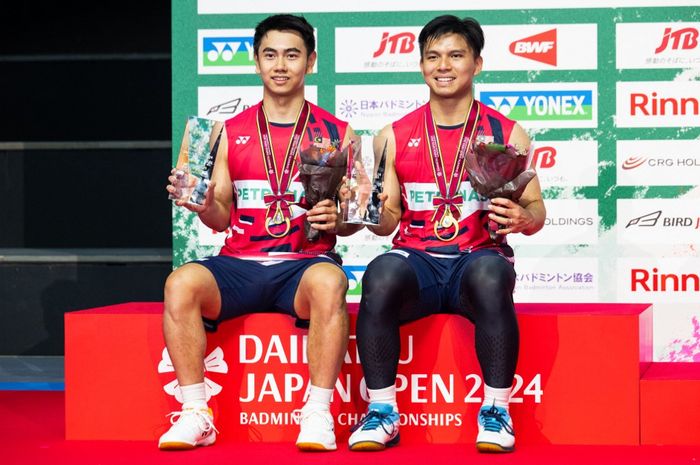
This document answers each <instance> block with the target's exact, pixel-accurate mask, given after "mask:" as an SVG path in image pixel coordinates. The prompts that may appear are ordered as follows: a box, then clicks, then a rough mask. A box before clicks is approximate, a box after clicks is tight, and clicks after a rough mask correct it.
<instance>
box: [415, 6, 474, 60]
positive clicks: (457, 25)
mask: <svg viewBox="0 0 700 465" xmlns="http://www.w3.org/2000/svg"><path fill="white" fill-rule="evenodd" d="M445 34H459V35H460V36H462V37H464V40H465V41H466V42H467V45H469V48H471V49H472V53H473V54H474V58H478V57H479V56H480V55H481V50H483V48H484V31H483V30H482V29H481V25H480V24H479V22H478V21H477V20H476V19H474V18H464V19H459V18H458V17H456V16H453V15H443V16H438V17H437V18H434V19H432V20H430V22H429V23H428V24H426V25H425V26H424V27H423V29H422V30H421V31H420V34H419V35H418V46H419V48H420V56H421V60H422V59H423V51H424V49H425V46H426V45H427V44H428V42H431V41H433V40H435V39H437V38H439V37H442V36H444V35H445Z"/></svg>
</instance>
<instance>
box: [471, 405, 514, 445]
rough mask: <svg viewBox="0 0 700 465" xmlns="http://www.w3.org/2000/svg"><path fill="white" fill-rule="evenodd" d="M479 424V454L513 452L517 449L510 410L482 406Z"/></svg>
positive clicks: (477, 440)
mask: <svg viewBox="0 0 700 465" xmlns="http://www.w3.org/2000/svg"><path fill="white" fill-rule="evenodd" d="M477 422H478V426H479V434H478V435H477V436H476V449H477V450H478V451H479V452H512V451H513V450H514V449H515V431H513V420H512V419H511V418H510V415H509V414H508V410H506V409H504V408H503V407H496V406H495V405H492V406H490V407H489V406H488V405H482V406H481V409H480V410H479V416H478V418H477Z"/></svg>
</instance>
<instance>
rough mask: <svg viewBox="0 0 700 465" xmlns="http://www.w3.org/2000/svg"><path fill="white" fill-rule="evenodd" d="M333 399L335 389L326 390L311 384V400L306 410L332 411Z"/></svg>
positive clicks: (307, 403)
mask: <svg viewBox="0 0 700 465" xmlns="http://www.w3.org/2000/svg"><path fill="white" fill-rule="evenodd" d="M331 397H333V389H325V388H322V387H318V386H314V385H313V384H311V385H310V386H309V400H307V401H306V405H304V408H305V409H309V410H324V411H326V410H330V408H331Z"/></svg>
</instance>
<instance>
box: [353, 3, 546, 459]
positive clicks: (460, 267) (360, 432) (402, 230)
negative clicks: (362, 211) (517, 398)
mask: <svg viewBox="0 0 700 465" xmlns="http://www.w3.org/2000/svg"><path fill="white" fill-rule="evenodd" d="M418 42H419V46H420V53H421V60H420V67H421V71H422V73H423V78H424V79H425V82H426V84H427V85H428V87H429V88H430V101H429V102H428V103H427V104H426V105H424V106H423V107H421V108H418V109H417V110H415V111H413V112H412V113H409V114H408V115H406V116H405V117H403V118H402V119H400V120H398V121H396V122H394V123H393V124H391V125H389V126H387V127H385V128H384V129H383V130H382V131H381V133H380V134H379V136H378V137H376V138H375V143H374V145H375V151H376V152H378V153H383V152H386V155H387V159H386V171H385V179H384V192H383V194H382V197H381V198H382V200H383V201H384V205H383V212H382V219H381V223H380V224H379V225H378V226H374V227H373V226H368V227H369V228H370V229H371V230H372V231H373V232H374V233H375V234H378V235H382V236H385V235H389V234H391V233H392V232H393V231H394V230H395V229H396V227H397V226H398V227H399V229H398V231H397V233H396V235H395V236H394V240H393V243H394V248H393V250H391V251H389V252H387V253H386V254H384V255H381V256H379V257H377V258H375V259H374V260H373V261H372V262H371V263H370V264H369V266H368V267H367V271H366V272H365V274H364V276H363V279H362V301H361V303H360V313H359V316H358V322H357V343H358V348H359V353H360V359H361V361H362V367H363V370H364V375H365V380H366V383H367V388H368V391H369V398H370V405H369V407H368V411H367V415H366V416H365V417H364V418H363V420H362V421H361V422H360V423H359V424H357V425H356V426H355V427H353V433H352V435H351V436H350V440H349V447H350V449H351V450H360V451H362V450H382V449H384V448H385V447H387V446H391V445H394V444H397V443H398V441H399V415H398V407H397V404H396V372H397V364H398V360H399V352H400V339H399V326H400V325H401V324H403V323H406V322H410V321H414V320H417V319H419V318H423V317H425V316H428V315H431V314H434V313H453V314H458V315H462V316H464V317H466V318H467V319H469V320H470V321H471V322H473V323H474V325H475V334H476V337H475V339H476V353H477V357H478V359H479V364H480V366H481V370H482V374H483V377H484V385H485V387H484V403H483V405H482V407H481V409H480V411H479V415H478V419H477V421H478V427H479V434H478V437H477V442H476V444H477V448H478V449H479V450H480V451H482V452H506V451H511V450H513V447H514V444H515V436H514V432H513V424H512V421H511V419H510V416H509V414H508V401H509V397H510V390H511V385H512V382H513V377H514V374H515V366H516V362H517V357H518V346H519V339H518V338H519V333H518V324H517V320H516V318H515V310H514V306H513V296H512V293H513V289H514V285H515V271H514V269H513V251H512V249H511V248H510V246H508V244H507V243H506V240H505V237H506V236H507V235H508V234H513V233H523V234H527V235H530V234H534V233H536V232H537V231H539V230H540V229H541V228H542V226H543V224H544V220H545V208H544V203H543V201H542V195H541V192H540V186H539V181H538V180H537V177H535V178H534V179H532V180H531V181H530V183H529V184H528V185H527V188H526V189H525V191H524V193H523V194H522V196H521V197H520V199H519V200H518V201H517V202H513V201H511V200H508V199H504V198H495V199H492V200H491V202H490V203H489V202H488V200H486V199H483V198H480V197H479V196H478V195H477V194H476V192H474V191H473V190H472V188H471V186H470V184H469V182H468V180H467V175H466V173H464V171H465V169H464V158H465V153H466V151H467V150H468V149H469V147H471V145H472V143H473V142H474V140H478V141H480V142H486V143H489V142H493V143H497V144H512V145H515V146H518V147H520V148H523V149H524V148H528V147H529V145H530V139H529V138H528V136H527V134H526V133H525V131H524V130H523V129H522V128H521V127H520V126H519V125H518V124H517V123H515V122H514V121H512V120H509V119H508V118H506V117H505V116H503V115H502V114H500V113H498V112H497V111H495V110H492V109H491V108H488V107H487V106H486V105H483V104H481V103H480V102H478V101H476V100H475V99H474V96H473V90H472V80H473V78H474V76H476V75H478V74H479V72H480V71H481V66H482V58H481V56H480V53H481V50H482V48H483V45H484V36H483V31H482V29H481V26H480V25H479V23H478V22H477V21H476V20H474V19H471V18H466V19H463V20H461V19H459V18H457V17H455V16H449V15H446V16H440V17H437V18H435V19H433V20H432V21H430V22H429V23H428V24H427V25H426V26H425V27H424V28H423V30H422V31H421V33H420V35H419V38H418ZM450 167H451V168H452V170H451V171H446V169H449V168H450ZM443 173H444V174H443ZM489 221H492V222H495V223H497V224H499V225H502V229H500V230H498V232H497V236H496V239H495V240H494V239H492V238H491V236H490V234H489Z"/></svg>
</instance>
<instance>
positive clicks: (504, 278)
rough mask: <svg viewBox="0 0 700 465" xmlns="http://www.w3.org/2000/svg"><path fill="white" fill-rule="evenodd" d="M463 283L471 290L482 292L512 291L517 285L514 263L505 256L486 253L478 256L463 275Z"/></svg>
mask: <svg viewBox="0 0 700 465" xmlns="http://www.w3.org/2000/svg"><path fill="white" fill-rule="evenodd" d="M462 285H463V286H467V287H468V288H469V292H470V293H472V292H479V293H482V294H487V295H488V294H492V293H512V291H513V287H514V285H515V271H514V270H513V265H511V264H510V263H509V262H508V261H506V260H505V259H504V258H503V257H500V256H496V255H484V256H482V257H479V258H477V259H476V260H475V261H474V262H473V263H472V264H471V265H469V267H468V268H467V270H465V272H464V275H463V276H462Z"/></svg>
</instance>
